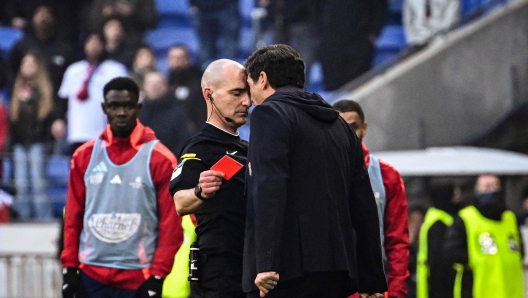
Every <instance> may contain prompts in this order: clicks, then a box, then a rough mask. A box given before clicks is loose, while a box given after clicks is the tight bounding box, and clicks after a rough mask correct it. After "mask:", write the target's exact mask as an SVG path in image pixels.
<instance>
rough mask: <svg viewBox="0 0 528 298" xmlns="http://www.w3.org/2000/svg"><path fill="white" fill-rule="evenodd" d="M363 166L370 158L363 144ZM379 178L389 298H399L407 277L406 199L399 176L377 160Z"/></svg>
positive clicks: (401, 296)
mask: <svg viewBox="0 0 528 298" xmlns="http://www.w3.org/2000/svg"><path fill="white" fill-rule="evenodd" d="M363 154H364V155H365V165H366V166H367V167H368V166H369V162H370V154H369V151H368V149H367V146H365V144H364V143H363ZM380 168H381V178H382V179H383V186H384V187H385V193H386V199H387V205H386V207H385V216H384V218H383V227H384V234H385V242H384V243H383V246H384V248H385V254H386V255H387V261H388V265H389V268H387V275H388V278H389V297H398V298H403V297H405V295H406V294H407V284H406V282H407V278H408V277H409V270H408V267H409V224H408V222H407V196H406V194H405V185H404V184H403V179H402V178H401V175H400V173H398V171H397V170H396V169H395V168H394V167H392V166H391V165H390V164H388V163H386V162H385V161H383V160H380Z"/></svg>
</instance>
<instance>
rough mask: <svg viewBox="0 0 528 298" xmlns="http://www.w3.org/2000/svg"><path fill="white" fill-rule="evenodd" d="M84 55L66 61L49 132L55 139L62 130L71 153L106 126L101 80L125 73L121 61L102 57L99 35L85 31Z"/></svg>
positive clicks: (60, 135)
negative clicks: (79, 58)
mask: <svg viewBox="0 0 528 298" xmlns="http://www.w3.org/2000/svg"><path fill="white" fill-rule="evenodd" d="M84 54H85V56H86V57H85V59H84V60H81V61H77V62H75V63H73V64H72V65H70V66H69V67H68V69H67V70H66V73H65V74H64V79H63V81H62V84H61V87H60V89H59V97H61V98H62V99H64V100H60V101H59V102H61V104H60V106H59V107H58V108H57V111H56V115H57V116H56V117H58V119H57V120H55V121H54V122H53V124H52V133H53V136H54V137H55V139H56V140H61V139H62V138H63V137H64V135H65V133H66V120H67V123H68V129H67V132H68V135H67V141H68V143H69V144H70V147H71V148H70V153H73V151H75V149H77V148H78V147H79V146H80V145H82V144H83V143H84V142H86V141H88V140H90V139H93V138H95V137H97V135H98V134H99V132H100V131H101V130H103V129H104V127H105V126H106V119H105V117H104V114H103V112H102V111H101V107H100V105H101V103H102V102H103V99H104V98H103V94H102V93H101V89H102V88H103V86H104V84H106V83H107V82H109V81H110V80H111V79H113V78H115V77H119V76H126V75H127V70H126V68H125V66H124V65H122V64H120V63H117V62H115V61H112V60H106V57H105V52H104V42H103V39H102V36H101V35H99V34H97V33H90V34H88V36H87V38H86V40H85V42H84Z"/></svg>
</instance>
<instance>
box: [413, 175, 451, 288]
mask: <svg viewBox="0 0 528 298" xmlns="http://www.w3.org/2000/svg"><path fill="white" fill-rule="evenodd" d="M455 190H456V189H455V188H454V187H453V185H441V186H435V187H434V188H433V191H432V194H431V197H432V201H433V207H431V208H429V209H428V210H427V213H426V214H425V218H424V223H423V225H422V229H421V230H420V236H419V250H418V256H417V262H418V263H417V267H416V285H417V287H416V294H417V295H416V297H418V298H427V297H431V298H435V297H437V298H449V297H453V283H454V281H455V271H454V270H453V266H452V264H451V263H450V262H449V261H448V257H447V256H446V255H444V253H443V251H442V244H443V243H444V241H445V235H446V231H447V229H448V228H449V227H450V226H451V225H452V224H453V216H455V214H456V213H457V212H458V211H459V210H460V203H458V200H457V196H456V195H455V193H456V192H455Z"/></svg>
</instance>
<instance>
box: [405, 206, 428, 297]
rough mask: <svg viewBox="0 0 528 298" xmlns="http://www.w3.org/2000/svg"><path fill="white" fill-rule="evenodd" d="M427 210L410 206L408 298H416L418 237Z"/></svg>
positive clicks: (422, 207)
mask: <svg viewBox="0 0 528 298" xmlns="http://www.w3.org/2000/svg"><path fill="white" fill-rule="evenodd" d="M426 212H427V209H426V208H425V207H424V206H422V205H418V204H415V205H410V206H409V212H408V214H409V216H408V219H409V274H410V275H409V278H408V279H407V295H405V297H406V298H416V264H417V261H416V259H417V254H418V235H419V233H420V228H421V227H422V224H423V221H424V217H425V213H426Z"/></svg>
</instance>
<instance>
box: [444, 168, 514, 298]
mask: <svg viewBox="0 0 528 298" xmlns="http://www.w3.org/2000/svg"><path fill="white" fill-rule="evenodd" d="M500 191H501V184H500V180H499V178H498V177H497V176H496V175H493V174H483V175H480V176H479V177H478V178H477V182H476V183H475V200H476V201H475V206H468V207H465V208H464V209H462V210H460V212H458V215H457V216H456V217H455V219H454V221H453V225H452V226H451V227H449V229H448V231H447V236H446V240H445V242H444V245H443V249H444V254H445V255H446V256H447V257H448V259H449V264H451V265H453V266H454V267H455V268H456V271H457V276H456V280H455V289H457V293H456V295H457V296H458V297H462V298H465V297H514V298H523V297H524V286H523V284H524V277H523V261H522V259H523V257H522V254H523V248H522V241H521V237H520V233H519V228H518V226H517V219H516V217H515V215H514V214H513V212H511V211H509V210H507V209H506V205H505V203H504V199H503V197H502V195H501V192H500Z"/></svg>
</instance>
